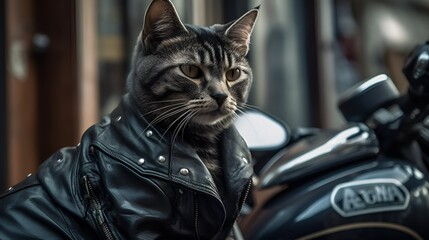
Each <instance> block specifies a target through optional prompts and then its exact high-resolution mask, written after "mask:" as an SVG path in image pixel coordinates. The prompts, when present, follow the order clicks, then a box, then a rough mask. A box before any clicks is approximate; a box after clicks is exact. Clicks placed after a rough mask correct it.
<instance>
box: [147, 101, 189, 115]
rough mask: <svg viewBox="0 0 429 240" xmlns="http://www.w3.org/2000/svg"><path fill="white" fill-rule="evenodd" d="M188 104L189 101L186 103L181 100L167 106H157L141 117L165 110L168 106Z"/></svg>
mask: <svg viewBox="0 0 429 240" xmlns="http://www.w3.org/2000/svg"><path fill="white" fill-rule="evenodd" d="M186 104H187V103H184V102H179V103H175V104H170V105H167V106H164V107H160V108H157V109H155V110H152V111H149V112H147V113H145V114H143V115H140V117H145V116H147V115H149V114H152V113H155V112H158V111H162V110H164V109H166V108H171V107H177V106H181V105H186Z"/></svg>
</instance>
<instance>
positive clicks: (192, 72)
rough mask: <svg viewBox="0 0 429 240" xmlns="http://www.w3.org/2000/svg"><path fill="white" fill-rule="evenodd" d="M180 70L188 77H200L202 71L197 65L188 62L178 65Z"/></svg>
mask: <svg viewBox="0 0 429 240" xmlns="http://www.w3.org/2000/svg"><path fill="white" fill-rule="evenodd" d="M180 70H181V71H182V73H183V74H185V76H187V77H189V78H200V77H201V76H202V71H201V69H200V68H199V67H197V66H194V65H189V64H183V65H180Z"/></svg>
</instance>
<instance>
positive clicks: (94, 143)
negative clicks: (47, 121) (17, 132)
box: [0, 95, 252, 239]
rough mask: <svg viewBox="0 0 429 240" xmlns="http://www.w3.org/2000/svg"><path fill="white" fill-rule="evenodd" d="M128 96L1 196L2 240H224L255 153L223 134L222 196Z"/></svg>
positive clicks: (181, 146)
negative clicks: (73, 142) (77, 141)
mask: <svg viewBox="0 0 429 240" xmlns="http://www.w3.org/2000/svg"><path fill="white" fill-rule="evenodd" d="M133 105H134V103H133V99H132V98H131V97H130V96H129V95H125V96H124V98H123V100H122V102H121V104H120V105H119V107H118V108H117V109H116V110H114V111H113V112H112V113H111V115H110V117H105V118H104V119H103V120H102V121H101V122H100V123H98V124H96V125H94V126H92V127H91V128H89V129H88V130H87V131H86V133H85V134H84V135H83V137H82V140H81V143H80V145H78V146H77V147H68V148H63V149H61V150H59V151H58V152H56V153H55V154H53V155H52V156H51V157H50V158H49V159H47V160H46V161H45V162H44V163H43V164H42V165H41V166H40V168H39V170H38V172H37V173H36V174H34V175H31V176H29V177H28V178H27V179H26V180H24V181H23V182H21V183H19V184H18V185H16V186H14V187H12V188H10V189H9V191H7V192H6V193H5V194H4V195H2V196H0V239H29V238H30V239H31V238H37V239H225V238H226V237H227V236H228V235H229V233H230V232H231V229H232V226H233V224H234V222H235V220H236V218H237V216H238V215H239V213H240V210H241V207H242V204H243V202H244V200H245V198H246V195H247V193H248V191H249V188H250V185H251V180H250V179H251V175H252V168H251V166H250V165H249V164H248V160H247V159H250V155H249V151H248V149H247V147H246V144H245V143H244V141H243V139H242V138H241V137H240V135H239V134H238V132H237V131H236V130H235V129H234V128H230V129H228V130H226V131H225V132H224V133H223V134H222V146H223V147H222V149H221V153H220V155H221V159H222V161H223V164H224V168H223V169H224V170H225V176H226V177H225V181H226V183H227V187H226V189H225V192H226V195H225V196H226V197H224V198H223V199H221V198H220V196H219V194H218V192H217V190H216V187H215V184H214V182H213V180H212V178H211V176H210V174H209V172H208V170H207V168H206V167H205V165H204V164H203V163H202V161H201V159H200V158H199V157H198V156H197V154H196V153H195V150H194V149H193V148H192V147H191V146H190V145H188V144H187V143H184V142H178V143H176V144H174V145H171V144H169V142H170V141H169V140H168V137H166V136H164V137H162V135H161V134H160V133H159V132H158V131H157V130H156V129H153V128H150V129H146V128H147V125H148V123H147V122H146V121H145V120H144V119H143V118H142V115H141V114H140V113H139V112H138V111H136V110H135V108H134V107H133Z"/></svg>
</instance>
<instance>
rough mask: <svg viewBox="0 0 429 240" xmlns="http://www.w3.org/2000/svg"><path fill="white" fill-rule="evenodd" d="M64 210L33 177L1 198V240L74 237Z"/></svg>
mask: <svg viewBox="0 0 429 240" xmlns="http://www.w3.org/2000/svg"><path fill="white" fill-rule="evenodd" d="M73 238H74V237H73V236H72V235H71V232H70V231H69V226H68V225H67V224H66V221H65V219H64V216H63V213H62V211H61V210H60V209H59V208H58V206H56V204H55V202H53V201H52V200H51V198H50V197H49V195H48V194H47V192H46V191H45V190H44V189H43V187H42V186H41V185H40V184H39V183H38V182H37V178H36V177H35V176H34V177H30V178H28V179H26V180H25V181H23V182H22V183H20V184H18V185H17V186H14V187H13V188H10V190H9V191H8V192H7V193H5V194H4V195H3V196H1V197H0V239H4V240H6V239H73Z"/></svg>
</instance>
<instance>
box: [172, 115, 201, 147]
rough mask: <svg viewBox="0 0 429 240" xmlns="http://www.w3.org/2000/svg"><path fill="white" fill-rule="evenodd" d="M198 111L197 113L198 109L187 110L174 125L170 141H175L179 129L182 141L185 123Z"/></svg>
mask: <svg viewBox="0 0 429 240" xmlns="http://www.w3.org/2000/svg"><path fill="white" fill-rule="evenodd" d="M198 113H199V111H189V112H187V115H186V116H184V117H183V119H182V120H181V121H180V122H179V124H178V125H177V126H176V129H175V130H174V132H173V138H172V141H171V143H172V144H174V142H175V141H176V139H177V136H178V135H179V133H180V130H182V141H183V134H184V132H185V131H184V130H185V128H186V125H187V124H188V123H189V121H190V120H191V119H192V118H193V117H194V116H195V115H196V114H198Z"/></svg>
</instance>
